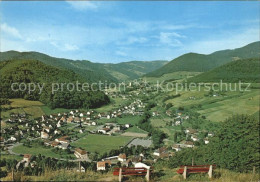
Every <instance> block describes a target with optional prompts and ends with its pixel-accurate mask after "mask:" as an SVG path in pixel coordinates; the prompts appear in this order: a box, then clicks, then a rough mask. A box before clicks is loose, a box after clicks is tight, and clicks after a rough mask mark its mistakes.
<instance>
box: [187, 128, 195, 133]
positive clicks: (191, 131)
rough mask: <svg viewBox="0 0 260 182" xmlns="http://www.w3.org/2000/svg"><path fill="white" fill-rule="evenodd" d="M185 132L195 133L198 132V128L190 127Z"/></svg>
mask: <svg viewBox="0 0 260 182" xmlns="http://www.w3.org/2000/svg"><path fill="white" fill-rule="evenodd" d="M185 133H186V134H195V133H197V130H195V129H192V128H188V129H186V130H185Z"/></svg>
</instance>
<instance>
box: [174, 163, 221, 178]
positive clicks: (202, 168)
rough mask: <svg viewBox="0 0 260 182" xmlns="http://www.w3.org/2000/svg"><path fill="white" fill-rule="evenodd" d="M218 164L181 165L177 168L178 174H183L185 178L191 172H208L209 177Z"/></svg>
mask: <svg viewBox="0 0 260 182" xmlns="http://www.w3.org/2000/svg"><path fill="white" fill-rule="evenodd" d="M215 168H216V165H196V166H180V168H179V169H178V170H177V173H178V174H182V175H183V177H184V179H186V178H187V175H188V174H189V173H208V175H209V178H212V173H213V169H215Z"/></svg>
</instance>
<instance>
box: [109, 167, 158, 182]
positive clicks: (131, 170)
mask: <svg viewBox="0 0 260 182" xmlns="http://www.w3.org/2000/svg"><path fill="white" fill-rule="evenodd" d="M120 170H121V171H120ZM152 171H153V167H151V168H150V170H148V169H146V168H142V167H139V168H136V167H122V168H114V171H113V175H114V176H119V181H121V180H122V176H145V177H146V180H147V181H149V179H150V174H151V172H152ZM120 172H121V174H120Z"/></svg>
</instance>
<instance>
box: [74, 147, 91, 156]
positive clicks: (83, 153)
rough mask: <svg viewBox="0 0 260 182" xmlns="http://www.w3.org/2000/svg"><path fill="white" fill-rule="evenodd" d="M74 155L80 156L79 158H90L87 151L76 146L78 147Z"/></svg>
mask: <svg viewBox="0 0 260 182" xmlns="http://www.w3.org/2000/svg"><path fill="white" fill-rule="evenodd" d="M74 155H75V156H76V157H77V158H79V159H87V158H88V154H87V151H85V150H82V149H80V148H76V149H75V152H74Z"/></svg>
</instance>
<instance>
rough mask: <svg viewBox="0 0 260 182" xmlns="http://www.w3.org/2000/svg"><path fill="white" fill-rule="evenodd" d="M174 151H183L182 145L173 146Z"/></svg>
mask: <svg viewBox="0 0 260 182" xmlns="http://www.w3.org/2000/svg"><path fill="white" fill-rule="evenodd" d="M172 149H173V150H175V151H176V152H178V151H181V145H180V144H175V145H173V146H172Z"/></svg>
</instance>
